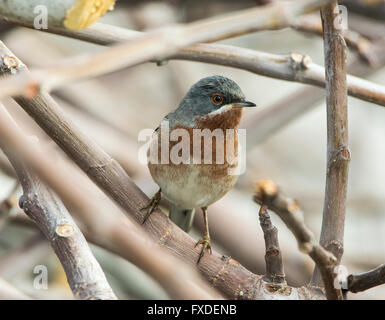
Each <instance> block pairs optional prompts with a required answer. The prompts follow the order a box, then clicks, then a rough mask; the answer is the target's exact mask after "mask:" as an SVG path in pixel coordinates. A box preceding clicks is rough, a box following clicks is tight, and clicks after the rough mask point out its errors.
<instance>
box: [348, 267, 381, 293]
mask: <svg viewBox="0 0 385 320" xmlns="http://www.w3.org/2000/svg"><path fill="white" fill-rule="evenodd" d="M384 283H385V264H382V265H380V266H379V267H377V268H376V269H373V270H371V271H368V272H364V273H359V274H351V275H349V276H348V289H347V290H348V291H351V292H354V293H356V292H360V291H365V290H368V289H371V288H373V287H377V286H379V285H382V284H384Z"/></svg>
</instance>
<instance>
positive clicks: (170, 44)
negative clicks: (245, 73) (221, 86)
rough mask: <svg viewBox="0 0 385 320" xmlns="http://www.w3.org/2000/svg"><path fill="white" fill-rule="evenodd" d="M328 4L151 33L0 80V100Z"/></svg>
mask: <svg viewBox="0 0 385 320" xmlns="http://www.w3.org/2000/svg"><path fill="white" fill-rule="evenodd" d="M329 2H331V1H330V0H321V1H316V0H297V1H295V2H292V1H282V2H279V3H278V2H273V3H272V4H270V5H267V6H263V7H257V8H254V9H249V10H244V11H239V12H234V13H232V14H231V15H224V16H219V17H214V18H210V19H206V20H201V21H197V22H192V23H189V24H185V25H180V26H172V27H167V28H162V29H160V30H154V31H152V32H149V33H147V34H144V35H141V36H139V37H138V38H137V39H136V40H134V41H130V42H127V43H122V44H117V45H114V46H112V47H110V48H108V49H105V50H102V51H100V52H97V53H94V54H88V55H82V56H77V57H73V58H70V59H68V60H66V61H65V62H62V63H60V64H58V65H55V66H52V67H46V68H42V69H37V70H33V71H32V72H31V73H22V74H19V75H16V76H15V77H12V78H9V79H6V80H4V79H3V80H1V81H0V97H4V96H17V95H20V94H24V95H26V96H34V95H36V94H37V92H38V90H39V89H40V88H41V87H42V88H44V89H47V90H49V89H52V88H55V87H57V86H60V85H63V84H65V83H68V82H70V81H75V80H81V79H85V78H88V77H95V76H100V75H102V74H105V73H109V72H112V71H116V70H119V69H122V68H125V67H129V66H133V65H136V64H139V63H143V62H145V61H149V60H152V59H159V58H162V57H165V56H167V55H171V54H174V53H176V52H177V51H178V50H179V49H180V48H182V47H185V46H188V45H191V44H194V43H197V42H204V41H211V40H213V39H218V38H223V37H226V36H233V35H234V34H239V33H244V32H245V31H247V30H250V31H256V30H264V29H274V28H283V27H286V26H289V25H290V23H291V21H292V20H293V19H294V18H295V17H297V16H298V15H300V14H302V13H307V12H308V11H309V10H310V11H311V10H314V9H317V8H320V7H321V6H322V5H325V4H327V3H329Z"/></svg>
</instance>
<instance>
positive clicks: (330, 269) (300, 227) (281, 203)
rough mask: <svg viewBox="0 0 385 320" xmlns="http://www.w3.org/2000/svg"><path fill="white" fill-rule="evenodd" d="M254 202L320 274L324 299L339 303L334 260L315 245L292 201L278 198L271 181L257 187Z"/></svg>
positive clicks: (300, 213) (275, 188)
mask: <svg viewBox="0 0 385 320" xmlns="http://www.w3.org/2000/svg"><path fill="white" fill-rule="evenodd" d="M254 200H255V201H256V202H257V203H258V204H261V205H266V206H267V207H268V208H269V209H271V210H273V211H274V212H275V213H276V214H277V215H278V216H279V217H280V218H281V219H282V221H283V222H284V223H285V224H286V226H287V227H288V228H289V229H290V230H291V232H292V233H293V234H294V236H295V237H296V239H297V242H298V247H299V249H300V251H302V252H304V253H306V254H308V255H309V256H310V257H311V258H312V259H313V261H314V262H315V264H316V266H317V267H318V268H319V270H320V271H321V276H322V280H323V281H324V284H325V291H326V297H327V298H328V299H342V293H341V290H339V289H336V288H334V279H335V274H334V269H335V267H336V265H337V264H336V262H337V261H336V258H335V257H334V256H333V254H332V253H330V252H329V251H327V250H325V249H324V248H323V247H322V246H321V245H319V244H318V243H317V241H316V240H315V238H314V235H313V233H312V232H311V231H310V230H309V229H308V228H307V226H306V225H305V223H304V218H303V213H302V212H301V210H300V208H299V206H298V204H297V203H296V201H294V200H292V199H290V198H287V197H286V196H284V195H283V194H281V193H280V192H279V190H278V187H277V186H276V184H275V183H274V182H273V181H270V180H263V181H260V182H258V183H257V186H256V192H255V196H254Z"/></svg>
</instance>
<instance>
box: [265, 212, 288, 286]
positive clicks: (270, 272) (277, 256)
mask: <svg viewBox="0 0 385 320" xmlns="http://www.w3.org/2000/svg"><path fill="white" fill-rule="evenodd" d="M259 221H260V224H261V228H262V230H263V235H264V237H265V245H266V253H265V260H266V275H265V277H266V279H267V281H269V282H270V283H272V284H283V285H285V284H286V281H285V273H284V271H283V262H282V254H281V249H280V247H279V242H278V230H277V228H276V227H275V226H273V224H272V223H271V219H270V216H269V214H268V212H267V208H266V206H264V205H262V206H261V208H260V210H259Z"/></svg>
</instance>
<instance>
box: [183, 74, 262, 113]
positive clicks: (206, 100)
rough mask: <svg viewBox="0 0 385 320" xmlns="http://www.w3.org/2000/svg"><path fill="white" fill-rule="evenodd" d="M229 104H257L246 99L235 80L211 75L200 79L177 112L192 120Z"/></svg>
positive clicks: (242, 105)
mask: <svg viewBox="0 0 385 320" xmlns="http://www.w3.org/2000/svg"><path fill="white" fill-rule="evenodd" d="M229 106H233V107H252V106H255V104H254V103H252V102H249V101H246V100H245V95H244V94H243V92H242V90H241V88H240V87H239V86H238V85H237V84H236V83H235V82H234V81H233V80H231V79H229V78H226V77H223V76H211V77H207V78H203V79H201V80H199V81H198V82H197V83H195V84H194V85H193V86H192V87H191V88H190V90H189V91H188V92H187V94H186V96H185V97H184V98H183V100H182V102H181V103H180V105H179V107H178V109H177V110H176V112H177V113H178V116H179V118H181V117H183V119H184V120H187V119H188V120H190V121H192V120H193V119H194V118H196V117H200V116H205V115H208V114H210V113H214V112H215V111H218V112H219V111H220V110H221V109H222V108H227V107H229Z"/></svg>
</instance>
